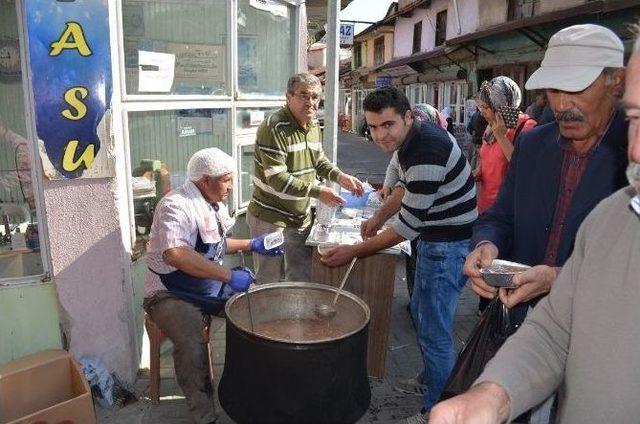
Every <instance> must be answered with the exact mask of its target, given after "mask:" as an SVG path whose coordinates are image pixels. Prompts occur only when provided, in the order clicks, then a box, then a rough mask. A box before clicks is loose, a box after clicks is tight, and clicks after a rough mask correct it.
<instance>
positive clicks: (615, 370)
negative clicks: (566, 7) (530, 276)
mask: <svg viewBox="0 0 640 424" xmlns="http://www.w3.org/2000/svg"><path fill="white" fill-rule="evenodd" d="M623 104H624V107H625V109H626V114H627V118H628V119H629V121H630V124H629V148H628V156H629V160H630V161H631V164H630V165H629V167H628V178H629V182H630V183H631V186H629V187H626V188H623V189H621V190H619V191H618V192H616V193H615V194H614V195H612V196H611V197H609V198H608V199H606V200H605V201H603V202H602V203H600V204H599V205H598V207H596V209H595V210H594V211H593V212H592V213H591V214H590V215H589V216H588V217H587V218H586V219H585V221H584V223H583V224H582V226H581V228H580V230H579V232H578V236H577V239H576V243H575V248H574V250H573V254H572V256H571V258H569V260H568V261H567V263H566V264H565V266H564V267H563V269H562V272H561V273H560V276H559V277H558V280H557V281H556V282H555V283H554V285H553V288H552V289H551V293H550V294H549V296H547V297H546V298H544V299H543V300H542V301H540V303H539V304H538V306H537V307H536V308H535V309H534V310H533V312H532V313H531V315H530V316H528V317H527V320H526V321H525V322H524V324H523V325H522V328H520V330H518V332H517V333H515V335H513V336H512V337H511V338H510V339H509V340H508V341H507V342H506V343H505V345H504V346H503V347H502V349H500V351H499V352H498V353H497V355H496V357H495V358H494V359H493V360H492V361H490V362H489V364H488V365H487V367H486V369H485V371H484V373H483V374H482V375H481V376H480V378H479V379H478V380H477V382H476V385H474V386H473V387H472V388H471V389H470V390H469V391H468V392H467V393H465V394H463V395H460V396H457V397H455V398H452V399H449V400H447V401H446V402H443V403H441V404H438V405H437V406H436V407H435V408H433V410H432V412H431V417H430V418H431V419H430V420H429V423H430V424H494V423H495V424H497V423H502V422H505V421H509V420H511V419H513V417H516V416H518V414H520V413H521V412H523V411H525V410H527V409H529V408H531V407H533V406H535V405H537V404H539V403H540V402H541V401H542V400H544V399H545V398H546V397H548V396H549V395H550V394H551V393H553V392H554V391H555V390H556V389H559V390H560V396H559V406H558V413H557V417H556V418H557V419H556V422H559V423H634V422H638V417H640V402H638V399H640V385H639V384H638V382H640V368H639V367H637V366H635V364H636V363H637V361H638V358H640V326H638V321H640V309H638V304H639V303H640V290H639V287H638V286H639V284H640V38H639V39H638V40H637V41H636V45H635V48H634V53H633V55H632V56H631V59H630V61H629V66H628V71H627V85H626V92H625V94H624V98H623Z"/></svg>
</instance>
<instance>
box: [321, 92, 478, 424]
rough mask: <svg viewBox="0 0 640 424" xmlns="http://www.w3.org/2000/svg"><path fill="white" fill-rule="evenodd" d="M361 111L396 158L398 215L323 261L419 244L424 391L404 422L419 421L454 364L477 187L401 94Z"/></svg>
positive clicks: (417, 300) (379, 96)
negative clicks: (456, 318) (456, 319)
mask: <svg viewBox="0 0 640 424" xmlns="http://www.w3.org/2000/svg"><path fill="white" fill-rule="evenodd" d="M363 107H364V110H365V115H366V118H367V123H368V124H369V128H370V129H371V136H372V137H373V140H374V141H375V143H376V144H377V145H378V146H379V147H380V148H381V149H382V150H384V151H386V152H394V151H397V152H398V154H397V157H398V163H399V164H400V167H401V168H402V174H403V175H402V176H403V180H402V184H403V185H404V194H403V195H402V207H401V209H400V216H399V219H398V220H397V221H396V222H395V223H394V224H393V225H391V227H390V228H388V229H386V230H385V231H383V232H381V233H379V234H377V235H375V236H373V237H371V238H369V239H367V240H365V241H364V242H362V243H359V244H356V245H353V246H339V247H337V248H335V249H332V250H331V251H329V252H327V254H325V256H323V258H322V261H323V262H324V263H325V264H327V265H329V266H337V265H342V264H344V263H347V262H349V260H351V258H353V257H354V256H358V257H364V256H369V255H372V254H374V253H376V252H378V251H379V250H382V249H384V248H387V247H390V246H393V245H395V244H397V243H399V242H401V241H403V240H405V239H408V240H414V239H417V238H419V240H418V263H417V269H416V274H415V285H414V289H413V296H412V297H411V313H412V316H413V317H414V318H415V319H416V320H417V322H416V327H417V333H418V334H417V336H418V345H419V346H420V350H421V352H422V359H423V366H424V371H425V372H424V379H423V383H425V384H426V385H427V387H428V389H427V391H426V392H425V393H424V395H423V405H424V408H423V410H422V411H421V412H420V413H418V414H416V415H415V416H412V417H409V419H408V420H407V422H409V423H421V422H424V421H425V419H426V413H427V411H428V410H429V409H430V408H431V407H432V406H433V405H434V404H435V403H436V401H437V400H438V398H439V396H440V392H441V391H442V389H443V388H444V384H445V382H446V380H447V378H448V377H449V373H450V372H451V369H452V368H453V363H454V360H455V352H454V349H453V317H454V314H455V310H456V307H457V304H458V297H459V295H460V290H461V289H462V287H464V285H465V283H466V279H465V278H463V276H462V264H463V262H464V258H465V257H466V255H467V253H468V252H469V237H470V236H471V227H472V225H473V222H474V220H475V219H476V218H477V216H478V212H477V210H476V191H475V184H474V182H473V179H472V177H471V168H470V167H469V163H468V162H467V160H466V159H465V157H464V155H463V154H462V151H461V150H460V148H459V147H458V145H457V144H456V143H455V141H454V140H452V139H451V138H450V137H449V134H447V132H446V131H445V130H444V129H443V128H442V127H440V126H438V125H436V124H434V123H431V122H422V123H417V122H415V121H414V119H413V116H412V114H411V110H410V106H409V101H408V100H407V98H406V97H405V95H404V94H403V93H402V92H401V91H400V90H398V89H396V88H385V89H380V90H376V91H374V92H373V93H370V94H369V95H368V96H367V98H366V99H365V100H364V104H363ZM363 231H367V230H363ZM418 384H419V383H418Z"/></svg>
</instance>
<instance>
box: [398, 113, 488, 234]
mask: <svg viewBox="0 0 640 424" xmlns="http://www.w3.org/2000/svg"><path fill="white" fill-rule="evenodd" d="M398 161H399V162H400V167H401V168H402V171H403V172H404V181H402V183H403V184H404V187H405V193H404V197H403V198H402V208H401V209H400V218H399V219H398V220H397V221H396V222H395V223H394V225H393V229H394V230H395V231H396V232H397V233H398V234H399V235H401V236H402V237H404V238H405V239H409V240H413V239H415V238H416V237H418V236H420V238H421V239H423V240H426V241H454V240H464V239H466V238H470V237H471V228H472V225H473V222H474V221H475V220H476V218H477V217H478V211H477V208H476V188H475V183H474V181H473V178H472V177H471V167H470V166H469V163H468V162H467V159H466V158H465V157H464V155H463V154H462V151H461V150H460V147H458V145H457V143H453V142H452V141H451V140H450V139H449V136H448V135H447V132H446V131H445V130H443V129H442V128H440V127H438V126H437V125H434V124H432V123H430V122H422V123H414V125H413V127H412V128H411V129H410V130H409V134H407V138H406V139H405V140H404V142H403V143H402V145H401V146H400V148H399V149H398Z"/></svg>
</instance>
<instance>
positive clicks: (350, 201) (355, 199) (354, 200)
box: [340, 187, 374, 208]
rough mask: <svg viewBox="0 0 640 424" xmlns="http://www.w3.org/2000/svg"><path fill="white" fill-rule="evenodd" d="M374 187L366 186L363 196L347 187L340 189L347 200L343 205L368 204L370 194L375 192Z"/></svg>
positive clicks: (353, 206) (359, 206)
mask: <svg viewBox="0 0 640 424" xmlns="http://www.w3.org/2000/svg"><path fill="white" fill-rule="evenodd" d="M373 191H374V190H373V187H365V189H364V194H363V195H362V196H355V195H353V194H351V193H350V192H348V191H347V190H345V189H341V190H340V196H342V197H343V198H344V199H345V200H346V202H345V203H344V204H343V205H342V206H343V207H347V208H361V207H364V206H366V205H367V200H369V195H370V194H371V193H373Z"/></svg>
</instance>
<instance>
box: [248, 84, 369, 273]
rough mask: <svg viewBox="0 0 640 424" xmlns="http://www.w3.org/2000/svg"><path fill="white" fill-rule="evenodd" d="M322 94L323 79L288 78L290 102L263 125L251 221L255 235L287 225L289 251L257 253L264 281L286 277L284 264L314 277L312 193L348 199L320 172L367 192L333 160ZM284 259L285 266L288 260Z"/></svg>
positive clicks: (329, 199) (327, 199) (332, 202)
mask: <svg viewBox="0 0 640 424" xmlns="http://www.w3.org/2000/svg"><path fill="white" fill-rule="evenodd" d="M321 97H322V86H321V85H320V80H319V79H318V78H317V77H315V76H313V75H311V74H297V75H294V76H292V77H291V78H289V82H288V83H287V104H286V106H284V107H283V108H282V109H280V110H278V111H277V112H275V113H274V114H273V115H271V116H270V117H269V118H267V120H266V121H264V122H263V123H262V124H261V125H260V128H258V136H257V140H256V150H255V177H254V179H253V182H254V185H255V190H254V192H253V197H252V198H251V202H250V203H249V210H248V213H247V222H248V224H249V228H250V231H251V235H252V237H256V236H259V235H261V234H264V233H265V232H271V231H277V230H280V231H283V232H284V240H285V241H284V243H285V248H286V253H285V256H284V263H283V258H281V257H269V258H267V257H262V256H257V255H254V256H253V261H254V265H255V270H256V280H257V282H258V283H270V282H273V281H280V279H281V278H282V269H283V268H284V273H285V277H286V279H287V280H290V281H310V277H311V249H309V248H307V247H305V245H304V243H305V240H306V239H307V237H308V235H309V230H310V229H311V214H310V211H311V207H310V198H311V197H313V198H316V199H318V200H319V201H320V202H323V203H325V204H327V205H329V206H338V205H340V204H342V203H344V199H343V198H342V197H340V196H339V195H338V194H337V193H336V192H335V191H334V190H333V189H331V188H330V187H328V186H320V185H317V184H316V175H319V176H321V177H322V178H325V179H327V180H329V181H332V182H337V183H338V184H340V186H341V187H343V188H345V189H346V190H349V191H351V192H352V193H355V194H358V195H362V192H363V188H362V183H361V182H360V181H359V180H358V179H357V178H354V177H352V176H350V175H347V174H345V173H343V172H341V171H340V170H339V169H338V168H337V167H335V166H334V165H332V164H331V162H329V160H327V158H326V156H325V155H324V152H323V150H322V144H321V134H320V128H319V126H318V123H317V122H316V121H315V119H314V118H315V115H316V112H317V110H318V103H319V102H320V99H321ZM283 265H284V266H283Z"/></svg>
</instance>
